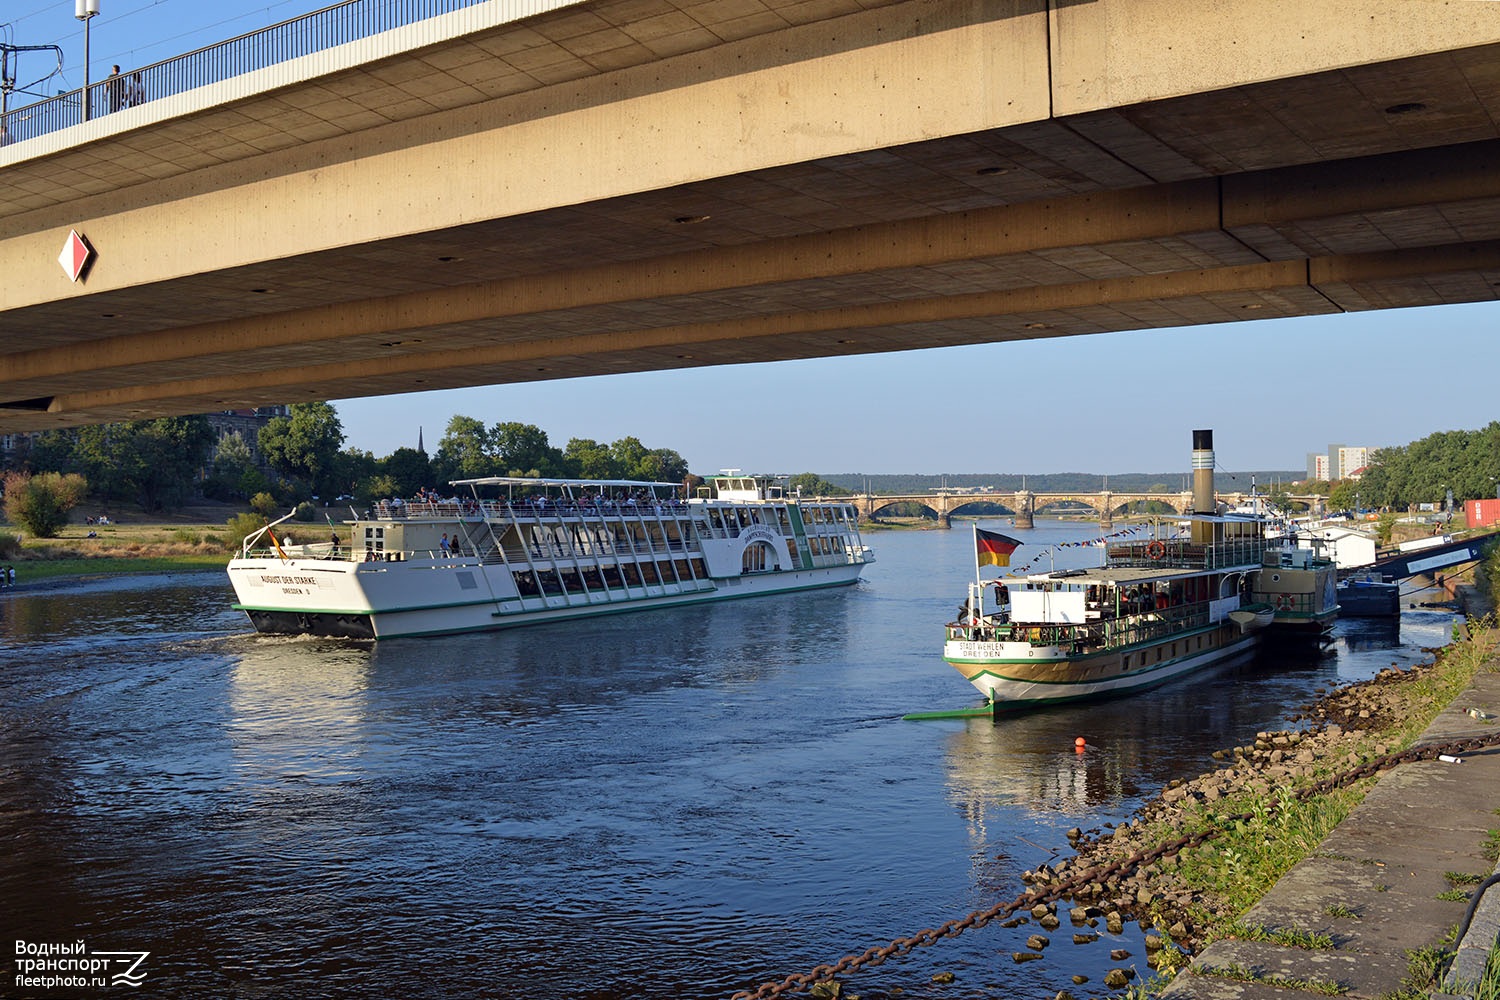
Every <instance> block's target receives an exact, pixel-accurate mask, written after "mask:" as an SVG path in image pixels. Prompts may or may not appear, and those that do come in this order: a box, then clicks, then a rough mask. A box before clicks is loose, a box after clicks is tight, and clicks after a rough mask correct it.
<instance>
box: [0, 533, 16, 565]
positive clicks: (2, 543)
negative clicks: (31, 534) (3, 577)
mask: <svg viewBox="0 0 1500 1000" xmlns="http://www.w3.org/2000/svg"><path fill="white" fill-rule="evenodd" d="M20 556H21V540H20V539H19V538H17V537H16V536H15V535H13V534H11V533H10V532H8V531H0V559H19V558H20Z"/></svg>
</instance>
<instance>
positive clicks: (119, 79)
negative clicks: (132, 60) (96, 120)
mask: <svg viewBox="0 0 1500 1000" xmlns="http://www.w3.org/2000/svg"><path fill="white" fill-rule="evenodd" d="M104 94H105V96H106V97H107V98H108V99H109V110H111V111H119V110H120V109H121V108H123V107H124V106H125V78H124V77H123V76H121V75H120V67H119V66H118V65H115V66H112V67H110V70H109V77H108V79H106V80H105V81H104Z"/></svg>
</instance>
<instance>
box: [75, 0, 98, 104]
mask: <svg viewBox="0 0 1500 1000" xmlns="http://www.w3.org/2000/svg"><path fill="white" fill-rule="evenodd" d="M97 13H99V0H73V16H74V17H76V18H78V20H80V21H82V22H83V120H84V121H88V120H89V21H91V20H93V18H94V15H95V14H97Z"/></svg>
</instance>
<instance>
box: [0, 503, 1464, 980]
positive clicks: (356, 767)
mask: <svg viewBox="0 0 1500 1000" xmlns="http://www.w3.org/2000/svg"><path fill="white" fill-rule="evenodd" d="M997 526H999V527H1002V529H1003V530H1008V531H1013V533H1014V534H1016V536H1017V537H1020V538H1022V539H1023V541H1024V542H1025V543H1026V547H1023V548H1022V549H1021V550H1020V551H1019V552H1017V554H1016V556H1015V559H1016V561H1017V564H1018V565H1019V563H1020V562H1021V561H1023V560H1026V559H1033V558H1036V557H1037V553H1039V552H1041V551H1042V550H1043V547H1044V546H1047V545H1055V544H1057V543H1061V542H1078V541H1081V540H1086V539H1089V538H1093V537H1095V536H1097V534H1098V528H1097V527H1096V526H1093V525H1089V524H1078V523H1061V522H1039V526H1038V527H1037V528H1036V529H1034V530H1032V531H1014V529H1009V528H1007V527H1004V526H1003V525H997ZM866 540H867V542H869V543H870V544H871V545H872V546H873V547H875V549H876V551H877V554H878V557H879V561H878V562H877V563H875V564H874V565H873V566H871V567H869V569H868V570H867V571H866V575H865V578H864V580H863V581H862V582H861V583H860V584H859V585H858V586H857V587H854V588H845V589H842V590H839V591H825V592H816V593H812V594H805V595H792V596H786V597H768V598H758V599H753V600H744V601H737V602H730V603H727V604H723V605H720V606H714V607H699V608H687V609H679V610H668V611H656V612H646V613H642V614H637V615H623V616H617V617H612V618H606V619H600V620H597V621H594V622H589V623H585V624H582V625H576V624H575V625H564V624H558V625H549V626H542V627H536V628H531V629H522V630H516V631H512V632H501V633H491V634H486V635H470V636H453V637H445V638H436V639H413V640H392V641H389V642H386V643H382V644H379V645H378V646H376V645H371V644H365V643H356V642H344V641H332V640H318V639H295V638H277V637H261V636H257V635H255V634H254V633H252V632H250V631H249V629H248V625H247V622H246V621H245V618H244V616H243V615H242V614H240V613H238V612H235V611H232V610H230V607H229V605H230V603H231V601H232V594H231V591H230V590H229V587H228V585H227V582H226V581H225V580H224V579H222V578H221V577H219V576H218V575H217V574H195V575H190V576H184V577H153V578H145V579H140V578H137V579H128V580H116V581H103V582H96V583H88V584H81V585H77V586H73V587H69V588H66V589H57V590H41V591H18V592H14V593H12V594H11V595H9V596H6V597H3V598H0V844H3V851H0V941H3V942H4V954H5V959H4V961H3V962H0V995H5V996H33V995H34V996H44V997H51V996H107V995H118V994H119V993H120V992H122V988H119V987H105V988H102V989H97V990H90V989H81V990H79V989H73V990H67V989H53V990H40V989H33V990H29V991H28V990H25V989H18V988H16V987H15V984H14V974H15V962H16V958H15V955H14V954H13V953H14V952H15V950H16V945H15V944H14V942H17V941H23V942H27V943H28V944H38V943H41V944H48V943H55V944H62V945H68V946H72V945H73V944H74V943H75V942H84V943H85V944H86V946H87V948H88V950H89V951H90V952H91V953H97V952H101V951H111V950H114V951H149V952H150V955H149V956H148V957H147V958H146V959H145V961H144V962H143V963H142V964H141V966H140V967H139V968H138V969H137V972H139V973H144V974H145V976H146V979H145V984H146V989H148V990H149V993H150V995H151V996H156V997H189V996H192V997H201V996H243V997H255V996H277V997H280V996H294V997H367V996H389V997H397V996H399V997H535V996H541V995H546V996H568V997H575V998H613V997H626V996H629V997H632V998H646V1000H652V998H663V1000H665V998H668V997H671V998H683V997H687V998H698V997H703V998H709V997H728V996H729V995H730V994H731V993H733V992H735V991H737V990H741V989H749V988H754V987H755V986H757V985H759V984H760V983H762V982H764V981H766V980H769V979H780V978H781V977H783V976H785V975H787V974H789V973H794V972H804V971H806V970H807V969H809V968H811V967H812V966H814V965H817V964H819V963H822V962H827V961H834V960H837V959H838V958H840V957H842V956H844V955H846V954H850V953H857V952H861V951H863V950H864V949H866V948H867V947H869V946H871V945H883V944H886V943H888V942H890V941H891V940H892V939H894V938H897V937H904V936H907V935H911V934H913V933H915V932H917V931H919V930H921V929H923V928H926V927H935V926H938V925H939V924H942V923H943V922H945V921H948V920H951V919H955V918H960V917H963V916H965V915H966V914H968V913H970V912H971V911H974V910H977V909H985V908H988V907H991V906H993V905H995V904H996V903H999V902H1003V901H1005V900H1009V899H1012V898H1014V897H1015V896H1017V895H1018V894H1019V893H1021V892H1023V891H1024V890H1025V886H1024V885H1023V884H1022V883H1021V881H1020V878H1019V876H1020V874H1021V872H1022V871H1024V870H1025V869H1028V868H1034V867H1035V866H1036V865H1038V864H1040V863H1042V862H1044V861H1047V860H1049V859H1051V858H1053V857H1054V856H1055V852H1062V853H1063V854H1066V839H1065V836H1064V831H1066V830H1067V829H1068V828H1069V827H1073V826H1082V827H1084V828H1093V827H1099V826H1101V825H1102V824H1103V823H1106V822H1113V821H1117V820H1120V819H1123V818H1125V817H1127V816H1128V815H1129V814H1130V813H1131V812H1132V810H1133V809H1134V808H1135V807H1136V806H1137V805H1138V804H1139V802H1140V801H1141V799H1142V798H1143V797H1147V796H1150V795H1152V794H1154V793H1155V792H1156V791H1157V790H1158V789H1159V788H1160V787H1161V785H1162V784H1163V783H1164V782H1166V781H1169V780H1171V779H1172V778H1174V777H1185V776H1192V775H1195V774H1198V773H1201V772H1202V771H1205V770H1208V769H1210V768H1211V767H1212V766H1213V762H1212V760H1211V759H1210V754H1211V752H1212V751H1213V750H1214V749H1217V748H1219V747H1224V746H1230V745H1234V744H1238V743H1244V742H1247V741H1248V740H1249V739H1250V738H1252V737H1253V734H1254V733H1255V732H1256V731H1257V730H1262V729H1268V728H1277V727H1279V726H1282V725H1284V724H1285V720H1286V718H1287V717H1288V716H1289V715H1290V714H1291V713H1294V712H1295V711H1296V710H1297V709H1298V708H1299V707H1300V706H1302V705H1303V704H1306V703H1307V702H1309V701H1310V700H1311V699H1312V698H1313V697H1314V692H1315V691H1317V690H1318V689H1321V688H1327V687H1332V686H1336V685H1338V684H1342V683H1348V682H1352V681H1356V680H1361V679H1364V678H1366V677H1369V676H1371V675H1373V674H1374V673H1375V672H1377V671H1378V670H1380V669H1382V668H1384V667H1387V666H1390V665H1392V664H1398V665H1410V664H1413V663H1416V662H1420V661H1422V660H1424V659H1426V658H1427V657H1426V655H1425V654H1424V653H1423V651H1422V647H1432V646H1438V645H1441V644H1443V643H1445V642H1446V641H1447V640H1448V637H1449V635H1450V632H1451V622H1452V619H1451V616H1450V615H1449V614H1448V613H1447V612H1444V611H1440V610H1431V611H1422V610H1413V611H1407V612H1406V613H1405V614H1404V615H1403V620H1402V623H1401V626H1400V629H1399V632H1398V631H1397V630H1395V629H1393V628H1389V627H1386V628H1382V627H1379V626H1375V627H1371V626H1369V625H1363V624H1360V623H1350V622H1343V623H1341V624H1340V630H1339V639H1338V641H1337V642H1336V643H1335V644H1334V645H1333V646H1332V647H1330V648H1329V649H1328V650H1327V651H1326V652H1325V653H1324V654H1323V655H1314V656H1308V657H1305V658H1302V659H1287V658H1285V657H1281V658H1276V659H1272V658H1268V657H1263V658H1262V659H1261V660H1260V661H1258V662H1256V663H1255V664H1253V665H1250V666H1246V667H1244V668H1240V669H1234V670H1230V669H1226V670H1220V671H1218V672H1215V673H1211V674H1209V675H1206V676H1201V677H1199V678H1196V679H1191V680H1188V681H1184V682H1180V683H1178V684H1175V685H1171V686H1168V687H1165V688H1161V689H1158V690H1156V691H1153V692H1149V693H1146V694H1143V695H1138V696H1136V697H1133V698H1129V699H1123V700H1120V701H1115V702H1106V703H1101V704H1096V705H1087V706H1080V707H1063V708H1055V709H1051V710H1047V711H1042V712H1037V713H1034V714H1030V715H1022V716H1017V717H1012V718H1007V719H1004V720H1003V721H1001V722H999V723H993V722H991V721H990V720H988V719H982V720H981V719H967V720H944V721H938V722H909V721H903V720H902V718H901V717H902V715H903V714H904V713H907V712H912V711H927V710H936V709H947V708H961V707H966V706H971V705H974V704H977V702H978V695H977V693H976V692H975V691H974V690H973V689H972V688H971V687H969V685H968V684H967V683H966V682H964V681H963V679H962V678H961V677H959V676H958V674H957V673H956V672H955V671H953V670H952V669H951V668H950V667H948V666H947V665H945V664H944V663H943V662H942V660H941V657H940V647H941V640H942V624H943V622H944V621H946V620H948V619H949V617H950V616H951V615H952V614H953V613H954V610H955V609H956V607H957V605H958V603H959V602H960V601H961V600H962V598H963V596H964V586H965V580H966V579H968V578H969V577H970V576H972V574H973V547H972V546H973V542H972V538H971V535H970V532H969V530H968V529H967V528H966V527H965V528H960V529H956V530H954V531H950V532H936V531H932V532H920V533H901V532H880V533H873V534H871V535H870V536H869V537H867V539H866ZM1097 557H1098V550H1097V549H1094V548H1087V547H1073V546H1069V547H1066V548H1060V549H1055V550H1054V554H1053V556H1052V557H1051V558H1053V559H1055V560H1056V565H1057V566H1058V567H1059V568H1062V567H1064V566H1067V565H1084V564H1088V563H1089V562H1090V561H1092V560H1096V559H1097ZM1043 558H1044V559H1045V558H1047V557H1043ZM987 572H993V571H987ZM1079 736H1083V737H1085V739H1086V740H1087V742H1088V744H1089V746H1088V749H1087V750H1086V751H1085V752H1083V753H1081V754H1080V753H1077V752H1075V748H1074V740H1075V738H1076V737H1079ZM1037 929H1038V928H1036V927H1035V926H1034V925H1028V926H1022V927H1018V928H1014V929H1004V928H1001V927H999V926H998V925H997V924H995V925H991V926H989V927H987V928H983V929H980V930H971V931H969V932H967V933H965V934H963V935H961V936H959V937H957V938H953V939H949V940H946V941H943V942H940V943H938V944H936V945H934V946H932V947H928V948H922V949H918V950H917V951H916V952H914V953H913V954H911V955H910V956H907V957H905V958H898V959H893V960H891V961H889V962H887V963H886V964H884V965H882V966H879V967H877V968H872V969H868V970H865V971H862V972H859V973H857V974H855V975H853V976H850V977H848V989H849V990H850V991H851V992H855V993H859V994H862V995H864V996H866V997H879V996H887V995H892V994H893V993H894V991H895V990H896V989H897V988H898V987H899V988H900V990H901V995H903V996H907V997H910V996H914V995H916V996H927V995H933V996H974V995H977V994H978V993H980V992H986V993H988V994H990V995H999V993H1001V992H1003V994H1004V995H1016V996H1031V997H1037V998H1043V997H1050V996H1052V995H1053V994H1054V993H1055V992H1056V991H1057V990H1059V989H1062V988H1064V987H1067V988H1071V989H1073V990H1074V991H1075V992H1078V993H1080V994H1083V995H1089V994H1094V995H1103V994H1104V993H1107V992H1108V991H1107V990H1105V989H1104V987H1103V986H1102V984H1101V983H1100V977H1102V974H1103V971H1104V970H1105V969H1106V968H1108V967H1110V966H1111V965H1114V964H1124V965H1133V966H1135V968H1136V969H1137V970H1138V971H1139V972H1140V973H1141V974H1142V975H1146V974H1148V970H1147V969H1146V966H1145V962H1144V957H1145V956H1144V952H1143V950H1142V949H1141V948H1140V942H1139V930H1138V929H1136V928H1134V927H1133V925H1128V926H1127V931H1126V934H1125V935H1124V936H1123V937H1121V938H1118V939H1114V938H1111V936H1109V935H1107V934H1106V935H1104V936H1103V938H1102V940H1101V941H1100V942H1098V943H1096V944H1092V945H1085V946H1075V945H1074V944H1072V936H1071V934H1072V929H1071V928H1070V927H1069V926H1068V925H1067V923H1066V921H1065V922H1064V926H1063V928H1062V929H1061V930H1060V931H1059V932H1058V933H1057V934H1055V935H1053V940H1054V944H1053V947H1052V948H1050V949H1049V950H1048V951H1047V953H1046V957H1045V959H1043V960H1042V961H1038V962H1032V963H1027V964H1024V965H1020V964H1016V963H1015V962H1013V961H1012V959H1011V957H1010V956H1011V953H1012V952H1014V951H1017V950H1021V949H1023V948H1024V942H1025V939H1026V937H1027V936H1028V935H1029V934H1032V933H1035V932H1036V931H1037ZM1099 929H1100V930H1101V931H1102V927H1101V928H1099ZM1110 948H1126V949H1127V950H1130V951H1132V953H1133V954H1132V957H1131V958H1130V959H1127V960H1126V961H1125V962H1123V963H1115V962H1111V961H1110V959H1109V955H1108V951H1109V949H1110ZM938 972H952V973H954V974H955V976H956V981H955V982H954V983H953V984H952V985H946V986H944V985H936V984H934V983H932V981H931V980H932V976H933V975H934V974H935V973H938ZM1074 973H1081V974H1085V975H1089V976H1090V977H1091V982H1090V984H1089V985H1088V986H1085V987H1082V988H1080V987H1074V986H1073V985H1072V983H1071V982H1070V981H1069V977H1070V976H1071V975H1073V974H1074ZM125 991H126V992H128V989H127V990H125ZM143 992H144V991H143Z"/></svg>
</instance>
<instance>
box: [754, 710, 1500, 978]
mask: <svg viewBox="0 0 1500 1000" xmlns="http://www.w3.org/2000/svg"><path fill="white" fill-rule="evenodd" d="M1497 745H1500V734H1496V735H1494V736H1480V737H1471V738H1469V739H1462V740H1453V741H1451V742H1448V743H1442V744H1427V745H1424V746H1419V747H1410V748H1408V749H1406V750H1401V751H1398V752H1396V753H1390V754H1385V755H1384V756H1381V757H1374V758H1371V759H1370V760H1368V761H1365V762H1364V763H1362V764H1360V765H1359V766H1357V767H1354V768H1350V769H1349V770H1348V771H1345V772H1344V773H1343V774H1340V775H1337V776H1335V777H1332V778H1325V779H1324V780H1322V781H1320V782H1318V783H1316V784H1314V785H1310V786H1308V787H1307V788H1304V789H1302V790H1301V791H1299V792H1298V793H1297V797H1298V798H1299V799H1303V800H1306V799H1308V798H1311V797H1312V796H1314V795H1323V794H1327V793H1328V792H1331V791H1333V790H1334V789H1336V788H1342V787H1344V786H1346V785H1351V784H1353V783H1354V782H1356V781H1359V780H1360V779H1362V778H1368V777H1370V776H1371V775H1373V774H1377V773H1379V772H1381V771H1385V770H1388V769H1389V768H1392V767H1395V766H1396V765H1398V764H1408V763H1413V762H1415V761H1419V760H1433V759H1435V758H1437V757H1438V756H1439V755H1440V754H1446V755H1449V756H1457V755H1459V754H1465V753H1473V752H1474V751H1476V750H1483V749H1486V748H1489V747H1493V746H1497ZM1254 817H1255V814H1254V813H1248V812H1246V813H1237V814H1236V815H1233V816H1225V817H1220V824H1221V825H1220V827H1219V828H1209V829H1206V830H1200V831H1199V832H1197V833H1192V834H1188V835H1186V836H1183V837H1179V838H1178V839H1176V840H1171V841H1167V842H1165V843H1162V844H1158V845H1157V846H1156V847H1153V848H1151V849H1150V850H1145V851H1140V852H1137V853H1136V854H1133V855H1131V856H1130V857H1128V858H1122V859H1119V860H1116V861H1112V862H1110V863H1109V864H1106V865H1100V866H1098V867H1096V868H1090V869H1088V870H1086V871H1082V872H1078V873H1076V874H1074V875H1071V876H1069V877H1068V878H1066V879H1063V880H1062V881H1061V882H1058V883H1055V884H1052V885H1049V886H1047V887H1046V888H1045V889H1033V890H1031V891H1030V892H1025V893H1022V894H1021V895H1019V896H1017V897H1016V898H1015V899H1013V900H1011V901H1010V902H1008V903H1001V904H999V905H997V906H993V907H991V908H989V909H987V910H976V911H974V912H973V913H970V914H969V915H968V916H967V917H964V918H963V919H961V920H950V921H948V922H947V923H945V924H943V925H942V926H940V927H935V928H933V927H929V928H927V929H926V930H921V931H918V932H917V933H915V934H913V935H911V936H910V937H904V938H896V939H895V940H894V941H892V942H891V943H890V944H888V945H884V946H880V945H876V946H874V947H871V948H867V949H865V951H864V952H863V953H861V954H858V955H845V956H844V957H843V958H841V959H839V960H838V961H837V962H834V963H833V964H832V965H819V966H815V967H813V968H812V969H810V970H808V971H807V972H803V973H793V974H792V975H789V976H787V977H786V978H785V979H782V980H780V981H779V982H778V981H772V982H767V983H762V984H761V985H760V987H759V988H758V989H755V990H741V991H740V992H738V993H735V994H733V996H731V997H730V1000H769V998H770V997H774V996H780V995H781V994H782V993H787V992H792V993H797V992H801V991H803V990H806V989H808V988H809V987H811V986H812V985H813V984H814V983H819V982H823V981H825V980H829V979H832V978H834V977H835V976H839V975H842V974H844V973H846V972H856V971H858V970H860V969H863V968H865V967H867V966H875V965H879V964H881V963H882V962H884V961H885V960H886V959H889V958H894V957H897V956H901V955H907V954H910V953H911V951H912V950H913V949H915V948H920V947H926V946H928V945H931V944H936V943H937V942H938V941H941V940H942V939H943V938H947V937H957V936H958V935H959V934H962V933H963V932H964V931H966V930H968V929H970V928H971V927H984V926H985V925H986V924H988V923H990V922H991V921H992V920H995V919H997V918H1000V917H1004V916H1008V915H1010V914H1012V913H1015V912H1017V911H1018V910H1023V909H1028V910H1029V909H1030V908H1032V907H1034V906H1038V905H1040V904H1044V903H1052V902H1056V901H1057V900H1060V899H1065V898H1067V897H1070V896H1072V895H1073V893H1074V892H1075V891H1076V890H1078V889H1081V888H1083V887H1085V886H1087V885H1091V884H1093V883H1095V882H1100V881H1104V880H1107V879H1109V878H1111V877H1113V876H1116V875H1127V874H1130V873H1133V872H1134V871H1135V870H1136V869H1138V868H1141V867H1144V866H1146V865H1149V864H1151V863H1152V862H1154V861H1157V860H1159V859H1161V858H1164V857H1167V856H1169V855H1173V854H1176V853H1177V852H1178V851H1180V850H1182V849H1183V848H1185V847H1197V846H1199V845H1200V844H1204V843H1206V842H1208V841H1210V840H1212V839H1213V838H1215V837H1217V836H1218V835H1219V833H1220V832H1221V830H1222V829H1223V826H1225V825H1229V824H1233V823H1239V822H1246V821H1248V820H1251V819H1253V818H1254Z"/></svg>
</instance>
